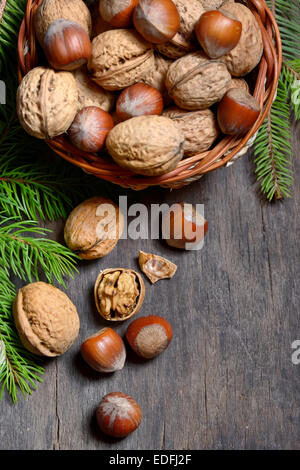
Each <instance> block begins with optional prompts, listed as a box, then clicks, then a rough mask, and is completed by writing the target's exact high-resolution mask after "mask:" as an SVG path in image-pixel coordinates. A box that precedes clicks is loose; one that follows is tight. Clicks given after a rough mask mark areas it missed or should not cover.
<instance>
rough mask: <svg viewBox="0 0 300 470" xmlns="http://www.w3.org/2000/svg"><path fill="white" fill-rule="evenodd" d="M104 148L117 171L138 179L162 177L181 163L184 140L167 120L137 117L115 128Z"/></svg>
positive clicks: (169, 120)
mask: <svg viewBox="0 0 300 470" xmlns="http://www.w3.org/2000/svg"><path fill="white" fill-rule="evenodd" d="M106 146H107V150H108V152H109V154H110V155H111V156H112V158H113V159H114V160H115V162H116V163H117V164H118V165H120V166H121V167H123V168H126V169H128V170H130V171H133V172H134V173H139V174H141V175H163V174H165V173H168V172H169V171H171V170H173V169H174V168H175V167H176V165H177V163H178V162H179V161H180V160H181V159H182V157H183V146H184V137H183V135H182V133H181V131H180V130H179V129H178V127H177V126H176V125H175V124H174V123H173V122H172V120H171V119H169V118H167V117H163V116H138V117H135V118H132V119H129V120H128V121H125V122H121V123H120V124H118V125H117V126H115V127H114V128H113V129H112V130H111V131H110V133H109V134H108V137H107V140H106Z"/></svg>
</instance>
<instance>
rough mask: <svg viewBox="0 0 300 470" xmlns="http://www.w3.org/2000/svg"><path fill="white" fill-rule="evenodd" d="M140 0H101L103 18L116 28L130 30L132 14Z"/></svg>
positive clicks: (100, 9)
mask: <svg viewBox="0 0 300 470" xmlns="http://www.w3.org/2000/svg"><path fill="white" fill-rule="evenodd" d="M138 3H139V0H101V2H100V5H99V11H100V13H101V16H102V18H103V19H104V21H106V22H107V23H108V24H109V25H110V26H114V27H115V28H129V26H130V25H131V22H132V14H133V10H134V8H135V7H136V6H137V4H138Z"/></svg>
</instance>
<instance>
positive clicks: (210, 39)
mask: <svg viewBox="0 0 300 470" xmlns="http://www.w3.org/2000/svg"><path fill="white" fill-rule="evenodd" d="M195 31H196V36H197V39H198V41H199V43H200V45H201V46H202V48H203V50H204V52H206V54H207V55H208V57H210V58H211V59H218V58H219V57H221V56H222V55H224V54H227V53H228V52H229V51H231V49H233V48H234V47H235V46H236V45H237V43H238V42H239V40H240V37H241V33H242V23H241V22H240V21H238V20H237V19H235V17H234V16H233V15H232V14H231V13H229V12H227V11H222V10H212V11H206V12H205V13H203V15H201V16H200V19H199V21H198V23H197V25H196V30H195Z"/></svg>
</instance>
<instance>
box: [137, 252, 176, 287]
mask: <svg viewBox="0 0 300 470" xmlns="http://www.w3.org/2000/svg"><path fill="white" fill-rule="evenodd" d="M139 265H140V268H141V270H142V271H143V273H144V274H145V275H146V276H147V277H148V279H149V280H150V281H151V282H152V284H154V283H155V282H157V281H160V280H161V279H171V278H172V277H173V276H174V274H175V273H176V271H177V266H176V264H174V263H172V262H171V261H169V260H168V259H166V258H163V257H162V256H159V255H154V254H152V253H144V251H141V250H140V252H139Z"/></svg>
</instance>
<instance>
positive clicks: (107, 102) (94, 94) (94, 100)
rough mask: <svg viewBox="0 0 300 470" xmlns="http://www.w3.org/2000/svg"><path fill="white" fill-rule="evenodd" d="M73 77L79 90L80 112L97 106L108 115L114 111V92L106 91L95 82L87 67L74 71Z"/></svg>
mask: <svg viewBox="0 0 300 470" xmlns="http://www.w3.org/2000/svg"><path fill="white" fill-rule="evenodd" d="M73 76H74V78H75V80H76V84H77V88H78V110H80V109H82V108H87V107H88V106H97V107H98V108H101V109H103V111H106V112H108V113H109V112H110V111H112V109H113V106H114V102H115V95H114V93H113V92H111V91H107V90H104V88H101V87H100V86H99V85H97V84H96V83H95V82H93V81H92V80H91V79H90V78H89V76H88V74H87V71H86V70H85V67H82V68H80V69H76V70H74V72H73Z"/></svg>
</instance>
